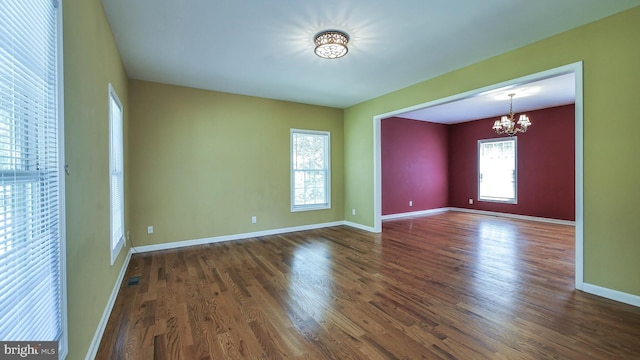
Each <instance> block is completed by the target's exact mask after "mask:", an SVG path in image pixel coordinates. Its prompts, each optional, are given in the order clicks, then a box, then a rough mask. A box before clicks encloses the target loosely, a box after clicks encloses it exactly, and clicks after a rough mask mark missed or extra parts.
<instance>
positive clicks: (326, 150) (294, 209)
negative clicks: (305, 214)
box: [289, 129, 331, 212]
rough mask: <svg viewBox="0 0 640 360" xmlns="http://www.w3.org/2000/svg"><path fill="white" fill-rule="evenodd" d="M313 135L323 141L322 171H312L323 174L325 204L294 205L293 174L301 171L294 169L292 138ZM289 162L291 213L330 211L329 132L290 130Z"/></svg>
mask: <svg viewBox="0 0 640 360" xmlns="http://www.w3.org/2000/svg"><path fill="white" fill-rule="evenodd" d="M297 134H299V135H313V136H322V137H323V140H324V168H323V169H322V170H318V169H315V170H314V171H324V172H325V184H324V189H325V202H324V203H322V204H300V205H297V204H296V196H295V193H296V186H295V174H296V171H302V170H298V169H296V168H295V163H294V155H295V146H294V137H295V135H297ZM289 149H290V154H289V161H290V166H289V168H290V190H291V194H290V195H291V212H300V211H312V210H326V209H331V133H330V132H329V131H321V130H303V129H291V131H290V141H289Z"/></svg>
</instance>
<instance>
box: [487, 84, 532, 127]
mask: <svg viewBox="0 0 640 360" xmlns="http://www.w3.org/2000/svg"><path fill="white" fill-rule="evenodd" d="M515 95H516V94H509V97H510V98H511V100H510V101H509V116H503V117H502V118H501V119H500V120H496V122H494V123H493V130H495V131H496V133H498V134H500V135H502V134H507V135H509V136H514V135H515V134H517V133H519V132H522V133H523V132H527V128H528V127H529V126H531V121H530V120H529V117H528V116H527V115H524V114H523V115H520V118H519V119H518V122H516V119H515V114H514V113H513V97H514V96H515Z"/></svg>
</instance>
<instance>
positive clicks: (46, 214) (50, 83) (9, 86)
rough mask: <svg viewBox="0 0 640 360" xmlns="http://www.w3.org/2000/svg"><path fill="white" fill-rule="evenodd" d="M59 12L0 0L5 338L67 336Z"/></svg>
mask: <svg viewBox="0 0 640 360" xmlns="http://www.w3.org/2000/svg"><path fill="white" fill-rule="evenodd" d="M59 11H60V9H58V3H57V1H54V0H21V1H4V0H3V1H0V274H2V275H1V276H0V339H1V340H19V341H60V342H61V344H63V343H65V342H66V329H65V327H66V325H65V324H66V320H65V316H66V315H65V314H66V312H65V310H64V306H65V305H64V303H65V301H64V296H65V295H64V289H65V286H64V284H65V280H64V251H63V250H64V240H63V228H64V224H63V218H64V217H63V213H62V211H63V208H62V204H63V199H62V194H61V192H62V184H64V180H63V179H62V175H61V166H60V164H61V162H60V159H61V153H62V151H61V149H60V143H59V140H60V139H59V138H60V136H61V135H60V129H61V124H62V123H61V117H60V116H59V108H58V95H59V93H60V92H59V90H60V89H59V85H58V69H59V62H58V58H59V49H58V36H59V34H58V31H59V29H60V27H59V24H58V21H59V19H61V16H60V14H59V13H58V12H59ZM61 348H63V346H62V345H61Z"/></svg>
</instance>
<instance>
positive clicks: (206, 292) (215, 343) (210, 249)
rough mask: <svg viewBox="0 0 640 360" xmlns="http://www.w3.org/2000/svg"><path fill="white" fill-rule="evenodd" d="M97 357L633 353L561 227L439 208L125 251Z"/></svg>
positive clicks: (625, 314) (617, 312) (629, 315)
mask: <svg viewBox="0 0 640 360" xmlns="http://www.w3.org/2000/svg"><path fill="white" fill-rule="evenodd" d="M133 276H141V283H140V284H139V285H137V286H130V287H127V286H125V285H123V287H122V288H121V289H120V293H119V295H118V298H117V301H116V305H115V307H114V309H113V313H112V314H111V317H110V319H109V323H108V325H107V328H106V331H105V334H104V336H103V339H102V343H101V345H100V349H99V351H98V356H97V358H98V359H172V360H173V359H420V358H424V359H638V358H640V308H636V307H633V306H629V305H624V304H621V303H616V302H614V301H610V300H606V299H603V298H599V297H597V296H593V295H589V294H585V293H582V292H579V291H575V290H574V228H573V227H570V226H564V225H553V224H544V223H536V222H529V221H521V220H513V219H506V218H499V217H491V216H481V215H473V214H466V213H458V212H450V213H445V214H440V215H434V216H429V217H422V218H414V219H408V220H395V221H388V222H385V223H384V225H383V233H382V234H371V233H367V232H364V231H360V230H355V229H352V228H349V227H344V226H339V227H334V228H327V229H321V230H312V231H304V232H297V233H290V234H284V235H276V236H265V237H260V238H254V239H248V240H242V241H232V242H223V243H217V244H211V245H205V246H198V247H191V248H184V249H178V250H170V251H162V252H154V253H145V254H136V255H134V256H133V257H132V259H131V262H130V265H129V268H128V270H127V274H126V278H129V277H133Z"/></svg>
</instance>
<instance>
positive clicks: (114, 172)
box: [109, 84, 124, 265]
mask: <svg viewBox="0 0 640 360" xmlns="http://www.w3.org/2000/svg"><path fill="white" fill-rule="evenodd" d="M109 129H110V131H109V132H110V134H109V144H110V145H109V153H110V155H109V169H110V177H109V185H110V189H111V190H110V193H111V201H110V202H111V265H113V263H114V262H115V261H116V258H117V257H118V254H119V253H120V249H122V247H123V246H124V149H123V142H122V103H121V102H120V99H119V98H118V94H116V91H115V89H114V88H113V86H112V85H111V84H109Z"/></svg>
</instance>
